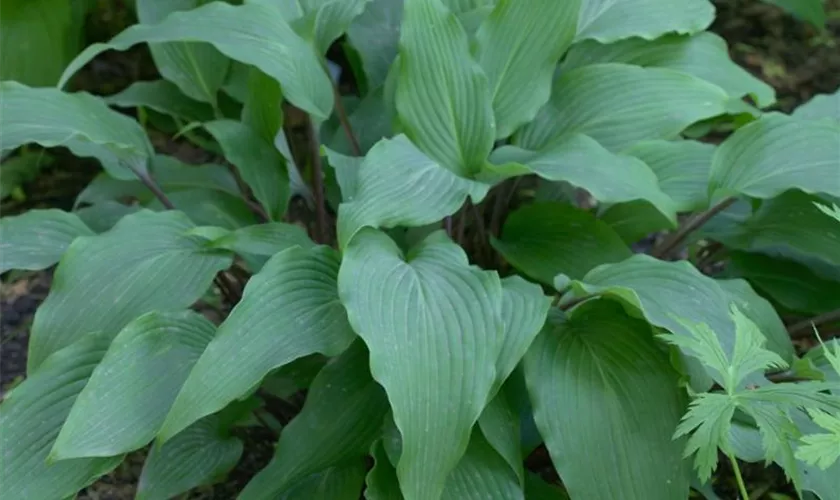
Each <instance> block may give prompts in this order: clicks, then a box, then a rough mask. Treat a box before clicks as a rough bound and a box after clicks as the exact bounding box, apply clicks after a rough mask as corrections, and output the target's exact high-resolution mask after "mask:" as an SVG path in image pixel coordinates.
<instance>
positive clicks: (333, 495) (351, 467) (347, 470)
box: [277, 460, 365, 500]
mask: <svg viewBox="0 0 840 500" xmlns="http://www.w3.org/2000/svg"><path fill="white" fill-rule="evenodd" d="M364 480H365V464H364V462H363V461H361V460H357V461H355V462H349V463H345V464H341V465H337V466H335V467H330V468H329V469H327V470H324V471H322V472H318V473H316V474H312V475H311V476H309V477H307V478H306V479H304V480H303V481H301V482H299V483H298V484H296V485H295V486H294V487H293V488H292V489H290V490H289V491H288V492H287V493H286V494H285V495H283V496H282V497H277V499H278V500H298V499H304V498H305V499H306V500H358V499H359V497H360V496H361V492H362V485H363V484H364Z"/></svg>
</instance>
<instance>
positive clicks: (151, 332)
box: [50, 311, 216, 460]
mask: <svg viewBox="0 0 840 500" xmlns="http://www.w3.org/2000/svg"><path fill="white" fill-rule="evenodd" d="M215 333H216V328H215V326H213V324H212V323H210V321H209V320H207V319H206V318H205V317H204V316H201V315H199V314H197V313H194V312H192V311H180V312H173V313H158V312H151V313H149V314H145V315H143V316H141V317H139V318H137V319H136V320H134V321H132V322H131V323H129V324H128V325H127V326H126V327H125V328H123V330H122V331H121V332H120V333H119V334H118V335H117V336H116V338H114V341H113V342H112V343H111V346H110V347H109V348H108V352H107V353H105V357H104V358H103V359H102V362H101V363H99V366H97V367H96V369H95V370H94V371H93V375H91V377H90V381H89V382H88V384H87V385H86V386H85V388H84V390H82V392H81V394H79V397H78V399H77V400H76V403H75V404H74V405H73V409H72V410H71V411H70V415H69V416H68V417H67V421H66V422H65V423H64V427H62V429H61V433H59V435H58V438H57V439H56V442H55V445H54V446H53V449H52V451H51V452H50V457H51V458H52V459H55V460H65V459H69V458H83V457H109V456H114V455H119V454H121V453H127V452H129V451H133V450H136V449H139V448H141V447H143V446H145V445H146V444H148V443H149V442H150V441H152V439H154V437H155V434H157V431H158V429H160V425H161V424H162V423H163V419H164V418H165V417H166V413H167V412H168V411H169V407H170V406H172V402H173V401H174V400H175V396H176V395H177V394H178V391H179V390H180V389H181V385H183V383H184V380H186V378H187V375H188V374H189V372H190V369H191V368H192V366H193V365H194V364H195V362H196V361H197V360H198V357H199V356H201V353H202V351H204V348H205V347H206V346H207V343H208V342H210V340H211V339H212V338H213V335H214V334H215Z"/></svg>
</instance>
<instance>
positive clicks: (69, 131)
mask: <svg viewBox="0 0 840 500" xmlns="http://www.w3.org/2000/svg"><path fill="white" fill-rule="evenodd" d="M0 97H2V98H0V135H2V136H3V145H2V149H3V150H4V151H6V150H12V149H15V148H17V147H18V146H23V145H25V144H30V143H37V144H40V145H41V146H44V147H55V146H64V147H67V148H68V149H70V151H72V152H73V153H74V154H75V155H76V156H87V157H90V156H93V157H96V158H97V159H99V160H100V161H102V163H103V166H105V168H107V169H108V173H109V174H111V175H112V176H113V177H116V178H118V179H133V178H134V177H135V174H134V173H133V172H132V171H131V170H129V168H125V167H130V168H131V169H133V170H136V171H138V172H145V171H146V162H147V160H148V158H149V156H151V153H152V146H151V144H150V143H149V140H148V138H146V133H145V132H144V131H143V128H142V127H140V124H138V123H137V122H136V121H134V120H132V119H131V118H129V117H127V116H125V115H123V114H121V113H118V112H116V111H113V110H111V109H108V106H106V105H105V104H104V103H103V102H102V101H101V100H100V99H97V98H96V97H93V96H92V95H90V94H87V93H84V92H79V93H75V94H68V93H65V92H61V91H60V90H58V89H54V88H30V87H26V86H25V85H21V84H19V83H16V82H2V83H0ZM114 159H116V160H119V161H121V162H124V164H125V166H117V165H114V161H111V160H114Z"/></svg>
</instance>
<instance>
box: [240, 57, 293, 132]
mask: <svg viewBox="0 0 840 500" xmlns="http://www.w3.org/2000/svg"><path fill="white" fill-rule="evenodd" d="M242 123H243V124H245V125H246V126H247V127H248V128H250V129H251V130H253V131H254V132H255V133H256V134H257V135H258V136H259V137H261V138H262V140H263V141H265V142H267V143H268V144H273V143H274V138H275V137H277V133H278V132H280V131H281V130H282V128H283V91H282V89H281V88H280V84H279V83H277V80H275V79H273V78H271V77H270V76H268V75H266V74H265V73H263V72H262V71H260V70H258V69H257V68H253V67H252V68H250V70H249V72H248V93H247V95H246V98H245V105H244V106H243V108H242Z"/></svg>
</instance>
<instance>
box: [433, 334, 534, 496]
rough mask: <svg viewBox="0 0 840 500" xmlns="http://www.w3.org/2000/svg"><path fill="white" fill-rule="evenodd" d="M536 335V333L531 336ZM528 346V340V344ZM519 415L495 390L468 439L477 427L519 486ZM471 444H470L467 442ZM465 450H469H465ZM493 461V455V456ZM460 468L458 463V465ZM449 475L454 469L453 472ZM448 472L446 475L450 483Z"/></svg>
mask: <svg viewBox="0 0 840 500" xmlns="http://www.w3.org/2000/svg"><path fill="white" fill-rule="evenodd" d="M540 323H541V324H540V328H539V329H538V330H537V333H539V330H541V329H542V326H543V325H544V324H545V320H544V319H543V321H541V322H540ZM534 336H535V337H536V334H535V335H534ZM528 347H530V343H529V344H528ZM523 355H524V353H523ZM520 425H521V423H520V418H519V415H518V414H517V413H516V412H515V410H514V409H513V407H512V406H511V404H510V402H509V401H508V399H507V396H506V394H505V392H504V391H501V392H498V393H496V396H495V397H494V398H493V399H491V400H490V402H489V403H488V404H487V406H486V407H485V408H484V411H483V412H481V417H479V419H478V427H477V428H475V429H473V437H472V438H471V443H472V440H475V434H476V432H477V431H478V430H479V429H480V430H481V434H482V437H483V439H484V440H486V442H487V444H489V445H490V446H491V447H492V448H493V449H494V450H495V454H497V455H498V458H501V459H502V460H504V461H505V462H506V463H507V465H508V472H507V473H506V474H503V475H507V474H508V473H509V472H510V471H512V472H513V475H514V478H515V479H516V483H517V486H520V487H521V486H522V484H523V482H524V480H525V478H524V475H525V470H524V467H523V465H522V461H523V457H522V438H521V435H520V434H521V433H520ZM471 445H472V444H471ZM468 453H469V452H468ZM464 460H467V461H469V460H470V459H468V458H467V456H464V457H463V458H462V459H461V461H462V463H463V462H464ZM494 460H495V458H494ZM459 467H460V465H459ZM453 474H455V472H454V471H453ZM451 479H452V475H450V482H451Z"/></svg>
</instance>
